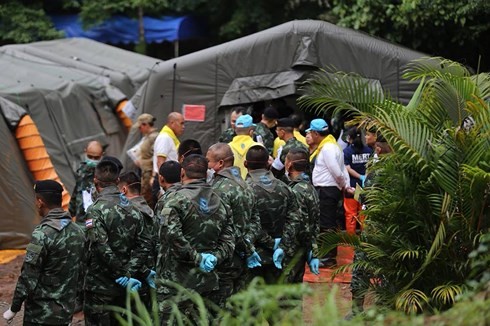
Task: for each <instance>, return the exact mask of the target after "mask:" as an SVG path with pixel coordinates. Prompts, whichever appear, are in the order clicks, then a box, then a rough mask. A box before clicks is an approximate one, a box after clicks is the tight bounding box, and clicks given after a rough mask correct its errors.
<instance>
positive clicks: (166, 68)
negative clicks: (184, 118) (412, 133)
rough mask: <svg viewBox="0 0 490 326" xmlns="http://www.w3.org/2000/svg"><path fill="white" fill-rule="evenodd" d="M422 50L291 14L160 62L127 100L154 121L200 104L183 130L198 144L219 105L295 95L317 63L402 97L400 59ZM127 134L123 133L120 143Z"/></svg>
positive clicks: (210, 130)
mask: <svg viewBox="0 0 490 326" xmlns="http://www.w3.org/2000/svg"><path fill="white" fill-rule="evenodd" d="M422 56H424V55H423V54H422V53H418V52H415V51H412V50H409V49H406V48H404V47H401V46H398V45H395V44H391V43H389V42H386V41H384V40H380V39H377V38H374V37H371V36H369V35H366V34H364V33H361V32H358V31H354V30H350V29H346V28H342V27H338V26H335V25H333V24H330V23H327V22H323V21H314V20H299V21H292V22H288V23H285V24H282V25H279V26H276V27H273V28H270V29H267V30H264V31H262V32H258V33H255V34H252V35H249V36H245V37H242V38H240V39H237V40H234V41H231V42H228V43H224V44H221V45H217V46H214V47H211V48H208V49H204V50H201V51H198V52H195V53H191V54H188V55H185V56H182V57H180V58H175V59H172V60H168V61H165V62H162V63H160V64H159V65H158V67H156V68H155V70H154V71H153V72H152V73H151V74H150V77H149V79H148V81H147V83H146V84H145V85H143V86H142V87H141V88H140V89H139V90H138V92H137V93H136V95H135V96H134V97H133V98H132V99H131V101H132V103H133V105H134V106H135V107H136V108H137V111H138V113H142V112H147V113H151V114H153V115H154V116H155V117H156V118H157V122H158V127H161V126H162V125H163V123H164V122H165V118H166V116H167V115H168V113H170V112H172V111H181V110H182V108H183V105H184V104H188V105H204V106H205V121H203V122H195V121H193V122H188V123H187V124H186V131H185V134H184V136H183V137H184V138H194V139H197V140H198V141H199V142H201V144H202V145H203V147H204V148H206V147H208V146H209V145H210V144H212V143H213V142H215V141H217V139H218V137H219V134H220V132H221V129H222V125H223V121H224V119H223V116H224V115H223V110H220V109H222V108H224V107H227V106H228V107H229V106H233V105H238V104H248V103H253V102H259V101H264V100H272V99H277V98H282V97H285V96H290V95H295V94H296V95H297V94H298V93H299V92H298V85H299V83H300V82H301V81H303V80H304V79H305V78H306V77H307V75H308V74H309V73H310V72H311V71H314V70H317V69H320V68H326V67H334V68H335V69H337V70H341V71H345V72H355V73H358V74H360V75H362V76H364V77H366V78H368V79H371V80H374V81H379V84H380V85H381V87H382V88H383V90H384V91H385V92H387V93H389V94H391V96H393V97H395V98H398V99H399V100H400V101H401V102H404V103H407V102H408V101H409V98H410V96H411V94H412V93H413V92H414V91H415V89H416V86H417V85H416V84H413V83H409V82H407V81H406V80H403V79H402V78H401V74H402V70H403V66H404V65H405V64H406V63H408V62H409V61H411V60H414V59H417V58H420V57H422ZM188 108H189V110H191V109H193V108H192V107H188ZM198 108H199V107H198ZM200 110H201V111H202V107H201V108H200ZM134 142H135V139H134V137H132V135H130V137H128V141H127V144H126V147H129V146H130V145H132V143H134Z"/></svg>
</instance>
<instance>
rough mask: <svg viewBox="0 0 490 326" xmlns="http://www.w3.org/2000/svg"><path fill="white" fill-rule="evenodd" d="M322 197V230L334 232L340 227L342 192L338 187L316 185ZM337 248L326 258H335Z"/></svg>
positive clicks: (319, 195)
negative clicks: (339, 208)
mask: <svg viewBox="0 0 490 326" xmlns="http://www.w3.org/2000/svg"><path fill="white" fill-rule="evenodd" d="M316 191H317V192H318V197H319V199H320V232H322V233H323V232H333V231H335V230H336V229H337V228H338V223H337V216H338V207H339V202H340V200H341V199H342V192H341V191H340V190H339V188H337V187H316ZM336 256H337V248H335V249H333V250H332V251H330V252H329V253H328V254H327V255H326V256H325V258H330V259H335V257H336Z"/></svg>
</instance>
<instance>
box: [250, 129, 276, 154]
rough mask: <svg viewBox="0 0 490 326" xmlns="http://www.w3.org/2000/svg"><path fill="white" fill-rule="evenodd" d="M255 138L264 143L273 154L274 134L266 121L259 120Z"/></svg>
mask: <svg viewBox="0 0 490 326" xmlns="http://www.w3.org/2000/svg"><path fill="white" fill-rule="evenodd" d="M259 136H260V137H259ZM254 140H255V141H257V142H259V143H262V144H263V145H264V146H265V148H267V151H268V152H269V155H272V151H273V149H274V135H273V134H272V132H271V131H270V129H269V127H267V126H266V125H265V124H264V123H262V122H259V123H257V125H256V126H255V131H254Z"/></svg>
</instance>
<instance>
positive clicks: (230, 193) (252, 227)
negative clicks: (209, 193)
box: [212, 166, 260, 257]
mask: <svg viewBox="0 0 490 326" xmlns="http://www.w3.org/2000/svg"><path fill="white" fill-rule="evenodd" d="M212 187H213V189H214V190H215V191H216V192H217V193H218V195H219V196H220V197H221V199H223V201H224V202H225V203H226V204H228V206H229V207H230V209H231V214H232V216H233V225H234V226H235V241H236V245H235V252H236V253H238V255H239V256H246V257H248V256H250V255H251V254H252V253H253V252H254V251H255V248H254V246H253V242H252V241H251V239H252V240H253V239H254V238H255V234H257V233H259V232H260V217H259V215H258V211H257V208H256V207H255V196H254V194H253V191H252V188H250V186H249V185H248V184H247V183H246V182H245V181H244V180H243V179H242V177H241V174H240V169H239V168H238V167H236V166H232V167H229V168H225V169H223V170H221V171H219V172H218V173H216V174H215V176H214V179H213V181H212Z"/></svg>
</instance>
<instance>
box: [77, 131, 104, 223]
mask: <svg viewBox="0 0 490 326" xmlns="http://www.w3.org/2000/svg"><path fill="white" fill-rule="evenodd" d="M102 155H104V150H103V148H102V145H101V144H100V143H99V142H98V141H96V140H94V141H91V142H90V143H88V144H87V147H86V148H85V160H84V161H83V162H81V163H80V167H79V168H78V170H77V181H76V184H75V189H73V192H72V195H71V199H70V205H69V207H68V210H69V211H70V214H71V216H72V217H74V218H75V221H76V222H77V223H79V224H81V225H85V212H86V210H87V208H88V207H89V206H90V205H91V204H92V192H93V191H94V171H95V167H96V166H97V164H98V163H99V162H100V159H101V158H102Z"/></svg>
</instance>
